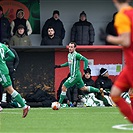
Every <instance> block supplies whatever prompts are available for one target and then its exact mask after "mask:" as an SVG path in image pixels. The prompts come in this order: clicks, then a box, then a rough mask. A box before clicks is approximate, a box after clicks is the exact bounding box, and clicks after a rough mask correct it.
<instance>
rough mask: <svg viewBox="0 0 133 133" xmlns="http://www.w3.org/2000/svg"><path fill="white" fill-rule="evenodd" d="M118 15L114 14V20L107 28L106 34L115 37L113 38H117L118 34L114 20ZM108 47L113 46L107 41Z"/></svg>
mask: <svg viewBox="0 0 133 133" xmlns="http://www.w3.org/2000/svg"><path fill="white" fill-rule="evenodd" d="M116 14H117V12H115V13H114V14H113V19H112V21H111V22H109V23H108V25H107V27H106V34H107V35H113V36H117V32H116V29H115V27H114V18H115V15H116ZM106 45H113V44H111V43H109V42H107V41H106Z"/></svg>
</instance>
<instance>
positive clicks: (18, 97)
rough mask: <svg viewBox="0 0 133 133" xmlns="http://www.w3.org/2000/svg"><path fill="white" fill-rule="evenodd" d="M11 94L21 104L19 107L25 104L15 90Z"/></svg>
mask: <svg viewBox="0 0 133 133" xmlns="http://www.w3.org/2000/svg"><path fill="white" fill-rule="evenodd" d="M11 96H12V97H13V98H14V99H15V100H16V101H17V102H18V103H19V104H20V105H21V107H24V106H25V103H24V101H23V99H22V97H21V95H20V94H19V93H18V92H17V91H16V90H14V91H13V93H12V94H11Z"/></svg>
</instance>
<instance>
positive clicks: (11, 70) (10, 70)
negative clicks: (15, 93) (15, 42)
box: [2, 39, 19, 103]
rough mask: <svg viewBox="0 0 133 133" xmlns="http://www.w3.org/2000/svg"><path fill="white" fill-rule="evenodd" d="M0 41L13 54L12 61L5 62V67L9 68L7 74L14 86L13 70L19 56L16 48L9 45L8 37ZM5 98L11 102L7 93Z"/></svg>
mask: <svg viewBox="0 0 133 133" xmlns="http://www.w3.org/2000/svg"><path fill="white" fill-rule="evenodd" d="M2 43H3V44H5V45H6V46H7V47H8V48H9V49H10V50H11V51H12V52H13V53H14V55H15V58H14V59H13V60H12V61H8V62H6V64H7V67H8V69H9V75H10V78H11V81H12V86H13V87H14V81H15V72H16V70H17V68H18V65H19V56H18V54H17V52H16V50H15V49H13V48H11V47H10V46H9V40H8V39H3V41H2ZM6 98H7V99H6V100H7V103H10V102H11V95H10V94H8V93H7V96H6Z"/></svg>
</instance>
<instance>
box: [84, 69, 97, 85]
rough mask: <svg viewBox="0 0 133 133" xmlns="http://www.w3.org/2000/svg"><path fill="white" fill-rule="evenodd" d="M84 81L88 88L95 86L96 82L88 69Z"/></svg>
mask: <svg viewBox="0 0 133 133" xmlns="http://www.w3.org/2000/svg"><path fill="white" fill-rule="evenodd" d="M82 79H83V81H84V84H85V85H86V86H95V82H94V80H93V79H92V76H91V69H90V68H87V70H86V71H85V73H84V75H83V77H82Z"/></svg>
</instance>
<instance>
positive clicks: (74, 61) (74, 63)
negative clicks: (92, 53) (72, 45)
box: [61, 51, 88, 77]
mask: <svg viewBox="0 0 133 133" xmlns="http://www.w3.org/2000/svg"><path fill="white" fill-rule="evenodd" d="M81 60H82V61H84V69H85V70H86V69H87V67H88V59H87V58H85V57H84V56H82V55H81V54H79V53H77V52H76V51H74V52H73V53H69V54H68V62H66V63H64V64H62V65H61V66H62V67H65V66H69V69H70V75H71V76H73V77H74V76H77V75H79V74H80V61H81Z"/></svg>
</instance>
